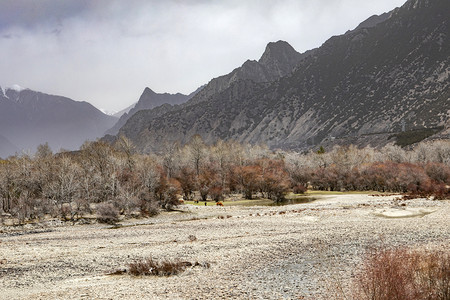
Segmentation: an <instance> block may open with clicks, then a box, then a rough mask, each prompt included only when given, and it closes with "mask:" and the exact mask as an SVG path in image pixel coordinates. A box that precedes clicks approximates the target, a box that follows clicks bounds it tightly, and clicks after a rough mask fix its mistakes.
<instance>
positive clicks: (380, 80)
mask: <svg viewBox="0 0 450 300" xmlns="http://www.w3.org/2000/svg"><path fill="white" fill-rule="evenodd" d="M448 11H450V2H449V1H448V0H433V1H430V0H409V1H407V2H406V3H405V4H404V5H403V6H402V7H400V8H396V9H394V10H393V11H391V12H388V13H384V14H382V15H379V16H377V15H375V16H372V17H370V18H368V19H367V20H365V21H363V22H362V23H361V24H359V25H358V26H357V27H356V28H355V29H353V30H349V31H347V32H346V33H345V34H343V35H340V36H334V37H331V38H330V39H329V40H327V41H326V42H325V43H324V44H323V45H322V46H320V47H318V48H316V49H312V50H309V51H306V52H305V53H298V52H297V51H296V50H295V49H294V48H293V47H292V46H291V45H289V44H288V43H287V42H285V41H278V42H271V43H269V44H268V45H267V46H266V48H265V50H264V52H263V54H262V56H261V57H260V59H259V60H257V61H256V60H247V61H246V62H244V63H243V64H242V65H241V66H240V67H237V68H235V69H234V70H233V71H231V72H230V73H228V74H226V75H223V76H219V77H217V78H214V79H212V80H210V81H209V82H208V83H207V84H206V85H204V86H202V87H200V88H198V89H197V90H196V91H194V92H193V93H191V94H189V95H184V94H180V93H177V94H168V93H156V92H154V91H153V90H151V89H150V88H148V87H147V88H145V89H144V91H143V93H142V95H141V97H140V98H139V100H138V101H137V102H136V104H134V105H132V106H131V107H129V108H127V109H125V110H123V111H122V112H120V115H121V116H120V118H117V117H113V116H109V115H106V114H104V113H102V112H101V111H99V110H98V109H96V108H95V107H93V106H92V105H90V104H89V103H87V102H78V101H74V100H71V99H69V98H66V97H62V96H54V95H48V94H45V93H41V92H37V91H32V90H29V89H21V88H18V87H13V88H9V89H6V90H5V89H2V88H0V157H6V156H7V155H11V154H14V153H15V152H20V151H24V150H25V151H33V150H35V149H36V147H37V145H39V144H42V143H45V142H48V143H49V145H50V146H51V148H52V149H53V150H59V149H60V148H65V149H69V150H73V149H78V148H79V146H80V145H81V144H82V143H83V142H84V141H85V140H92V139H95V138H97V137H100V136H103V135H104V134H105V132H106V133H107V135H106V136H104V138H103V139H104V140H106V141H109V142H114V141H115V139H117V137H118V136H121V135H122V136H125V137H128V138H129V139H130V140H131V141H132V142H133V143H134V144H135V145H136V147H137V150H138V151H140V152H152V151H156V152H158V151H161V150H162V146H163V145H164V144H165V143H166V142H180V143H182V144H183V143H187V142H189V140H190V139H191V137H192V136H193V135H196V134H199V135H201V136H202V138H203V139H204V140H205V142H207V143H214V142H216V141H217V140H219V139H222V140H236V141H240V142H244V143H253V144H256V143H264V144H267V145H268V146H269V147H271V148H283V149H293V150H308V149H311V148H315V147H317V146H318V145H323V146H325V147H331V146H333V145H335V144H350V143H351V144H357V145H360V146H365V145H372V146H382V145H385V144H387V143H391V142H395V143H397V144H399V145H406V144H408V143H414V142H417V141H419V140H420V139H423V138H426V137H428V136H430V135H432V137H431V138H433V136H434V137H435V138H450V136H449V135H450V89H449V82H450V80H449V75H450V67H449V65H450V59H449V53H450V42H449V35H450V28H449V22H448V17H447V14H446V12H448Z"/></svg>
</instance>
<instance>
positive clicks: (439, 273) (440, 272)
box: [353, 248, 450, 300]
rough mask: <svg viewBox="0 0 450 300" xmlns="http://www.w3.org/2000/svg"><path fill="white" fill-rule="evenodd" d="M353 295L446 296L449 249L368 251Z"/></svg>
mask: <svg viewBox="0 0 450 300" xmlns="http://www.w3.org/2000/svg"><path fill="white" fill-rule="evenodd" d="M354 287H355V289H354V292H353V298H354V299H370V300H392V299H397V300H449V299H450V253H449V252H448V251H434V252H426V251H418V250H409V249H406V248H398V249H387V248H381V249H380V248H378V249H374V250H371V251H369V252H368V253H367V255H366V257H365V261H364V262H363V266H362V268H361V270H360V271H359V273H358V274H357V277H356V279H355V285H354Z"/></svg>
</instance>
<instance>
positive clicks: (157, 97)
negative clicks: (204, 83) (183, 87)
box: [107, 87, 203, 134]
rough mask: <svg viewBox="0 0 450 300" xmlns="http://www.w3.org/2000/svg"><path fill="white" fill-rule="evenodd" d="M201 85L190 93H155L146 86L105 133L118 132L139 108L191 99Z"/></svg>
mask: <svg viewBox="0 0 450 300" xmlns="http://www.w3.org/2000/svg"><path fill="white" fill-rule="evenodd" d="M202 88H203V87H199V88H198V89H197V90H195V91H194V92H192V93H190V94H189V95H184V94H181V93H176V94H169V93H163V94H160V93H155V92H154V91H152V90H151V89H150V88H148V87H146V88H145V89H144V91H143V92H142V95H141V97H140V98H139V101H138V102H136V104H134V106H133V107H132V108H130V109H129V110H128V111H126V112H123V113H122V114H121V115H120V119H119V120H118V121H117V123H116V124H114V126H113V127H112V128H111V129H109V130H108V131H107V134H117V133H118V132H119V129H120V128H121V127H122V126H123V125H125V123H126V122H127V121H128V119H129V118H131V116H133V115H134V114H135V113H137V112H138V111H140V110H145V109H152V108H155V107H158V106H161V105H163V104H169V105H178V104H182V103H185V102H186V101H188V100H189V99H191V98H192V97H193V96H195V95H196V94H197V93H198V92H199V91H201V89H202Z"/></svg>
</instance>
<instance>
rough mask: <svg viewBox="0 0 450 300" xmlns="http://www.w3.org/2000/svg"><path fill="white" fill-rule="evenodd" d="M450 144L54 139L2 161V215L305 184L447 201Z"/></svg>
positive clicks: (70, 212)
mask: <svg viewBox="0 0 450 300" xmlns="http://www.w3.org/2000/svg"><path fill="white" fill-rule="evenodd" d="M449 185H450V142H449V141H434V142H428V143H422V144H419V145H417V146H416V147H415V148H413V149H411V150H405V149H403V148H400V147H398V146H394V145H387V146H385V147H383V148H380V149H375V148H371V147H365V148H361V149H360V148H357V147H355V146H353V145H351V146H346V147H340V146H336V147H334V148H332V149H329V150H327V149H323V148H321V149H320V150H319V151H310V152H307V153H297V152H289V151H281V150H279V151H273V150H270V149H268V148H267V147H264V146H260V145H248V144H240V143H237V142H233V141H228V142H225V141H218V142H216V143H215V144H213V145H207V144H205V143H204V141H203V140H202V138H201V137H200V136H198V135H196V136H193V137H192V139H191V140H190V142H189V143H188V144H186V145H183V146H181V145H179V144H177V143H167V144H166V145H165V147H164V151H162V153H160V154H139V153H136V152H135V151H134V147H133V144H132V143H131V142H130V141H129V140H127V139H126V138H124V137H121V138H119V139H118V140H117V141H116V142H115V143H114V144H113V145H110V144H107V143H105V142H102V141H96V142H86V143H85V144H84V145H83V146H82V147H81V148H80V150H79V151H72V152H69V151H62V152H59V153H53V152H52V151H51V149H50V148H49V146H48V145H47V144H44V145H40V146H38V148H37V151H36V153H35V154H34V155H26V154H23V155H16V156H12V157H9V158H8V159H5V160H0V203H1V205H0V213H1V215H2V216H7V217H14V218H17V219H19V221H20V222H24V221H26V220H31V219H40V218H42V217H44V216H46V215H49V216H52V217H62V218H64V219H67V220H77V219H79V218H81V217H82V216H85V215H89V214H90V215H92V214H94V213H97V215H98V214H99V212H104V213H103V214H106V215H107V214H108V213H109V214H111V212H112V214H113V215H118V214H123V215H127V216H129V215H136V216H151V215H155V214H157V213H158V212H159V210H160V209H167V210H170V209H173V208H174V207H175V206H177V205H179V204H180V199H181V198H183V199H184V200H198V201H221V200H223V199H224V197H225V196H226V195H230V194H235V193H239V194H242V195H243V197H245V198H247V199H252V198H255V197H264V198H268V199H272V200H273V201H282V200H283V199H284V197H285V196H286V195H287V194H288V193H289V192H293V193H296V194H298V193H304V192H305V191H306V190H307V189H309V188H312V189H316V190H329V191H351V190H372V191H380V192H398V193H409V194H412V195H414V196H421V197H429V196H433V197H435V198H436V199H438V198H439V199H441V198H445V197H449V188H448V186H449Z"/></svg>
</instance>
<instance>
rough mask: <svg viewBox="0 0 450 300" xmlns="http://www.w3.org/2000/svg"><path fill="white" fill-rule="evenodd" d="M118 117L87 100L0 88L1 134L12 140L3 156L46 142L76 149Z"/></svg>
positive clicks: (96, 136) (33, 148) (55, 146)
mask: <svg viewBox="0 0 450 300" xmlns="http://www.w3.org/2000/svg"><path fill="white" fill-rule="evenodd" d="M116 120H117V119H116V118H114V117H111V116H107V115H105V114H103V113H102V112H101V111H99V110H98V109H96V108H95V107H94V106H92V105H91V104H89V103H87V102H77V101H74V100H71V99H69V98H65V97H61V96H54V95H48V94H44V93H40V92H35V91H32V90H28V89H26V90H14V89H6V90H5V92H3V90H2V92H0V135H2V136H3V137H4V138H5V139H7V140H9V143H11V144H13V146H14V147H13V148H11V147H8V148H9V150H8V151H4V152H2V154H1V155H2V156H6V155H11V154H14V152H16V151H32V152H34V151H35V150H36V147H37V146H38V145H39V144H43V143H45V142H48V143H49V145H50V147H51V148H52V149H53V150H54V151H58V150H59V149H61V148H64V149H68V150H73V149H78V148H79V147H80V146H81V144H82V143H83V142H84V141H86V140H87V139H91V140H92V139H95V138H98V137H100V136H102V135H103V134H104V132H105V131H106V130H107V129H108V128H110V127H111V126H112V125H113V124H114V122H115V121H116Z"/></svg>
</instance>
